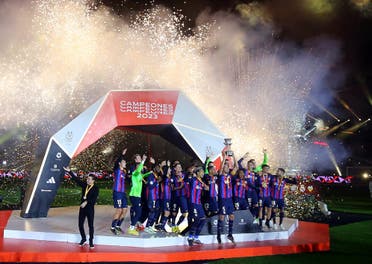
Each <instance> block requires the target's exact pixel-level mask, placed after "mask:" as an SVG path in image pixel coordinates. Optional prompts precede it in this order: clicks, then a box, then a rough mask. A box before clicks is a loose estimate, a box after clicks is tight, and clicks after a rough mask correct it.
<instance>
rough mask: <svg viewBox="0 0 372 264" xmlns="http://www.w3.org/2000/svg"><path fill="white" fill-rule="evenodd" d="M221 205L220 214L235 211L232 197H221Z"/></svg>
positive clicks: (228, 213) (229, 213)
mask: <svg viewBox="0 0 372 264" xmlns="http://www.w3.org/2000/svg"><path fill="white" fill-rule="evenodd" d="M219 205H220V207H219V209H220V210H219V214H220V215H231V214H233V213H234V204H233V200H232V198H225V199H221V200H220V203H219Z"/></svg>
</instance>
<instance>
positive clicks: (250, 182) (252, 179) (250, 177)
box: [245, 170, 258, 192]
mask: <svg viewBox="0 0 372 264" xmlns="http://www.w3.org/2000/svg"><path fill="white" fill-rule="evenodd" d="M245 180H246V182H247V191H248V192H251V191H255V188H254V187H255V186H256V185H257V184H256V183H257V180H258V176H257V175H256V174H255V173H254V172H253V171H248V170H246V171H245Z"/></svg>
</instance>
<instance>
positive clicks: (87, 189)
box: [84, 184, 94, 200]
mask: <svg viewBox="0 0 372 264" xmlns="http://www.w3.org/2000/svg"><path fill="white" fill-rule="evenodd" d="M93 186H94V184H92V185H89V187H88V186H87V188H86V189H85V194H84V200H85V199H87V195H88V192H89V191H90V189H92V188H93Z"/></svg>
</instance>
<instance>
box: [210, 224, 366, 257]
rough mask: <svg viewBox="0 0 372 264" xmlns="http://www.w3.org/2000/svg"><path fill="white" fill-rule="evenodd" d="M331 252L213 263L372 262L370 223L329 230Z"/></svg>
mask: <svg viewBox="0 0 372 264" xmlns="http://www.w3.org/2000/svg"><path fill="white" fill-rule="evenodd" d="M330 236H331V238H330V239H331V250H330V251H329V252H317V253H304V254H293V255H277V256H269V257H252V258H236V259H223V260H218V261H213V262H211V263H213V264H222V263H237V264H238V263H250V264H264V263H268V264H269V263H273V264H278V263H286V264H290V263H301V264H306V263H316V264H322V263H324V264H326V263H327V264H330V263H337V264H340V263H349V264H350V263H354V261H356V262H355V263H359V262H358V261H366V260H369V261H371V260H372V250H371V249H372V239H371V238H372V221H364V222H358V223H353V224H348V225H343V226H336V227H332V228H330Z"/></svg>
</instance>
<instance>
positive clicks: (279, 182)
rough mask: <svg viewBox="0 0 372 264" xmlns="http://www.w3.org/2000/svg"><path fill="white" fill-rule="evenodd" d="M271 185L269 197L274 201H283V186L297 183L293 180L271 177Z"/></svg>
mask: <svg viewBox="0 0 372 264" xmlns="http://www.w3.org/2000/svg"><path fill="white" fill-rule="evenodd" d="M272 182H273V185H272V188H271V195H272V197H273V198H274V199H276V200H277V199H284V194H285V193H284V191H285V186H286V184H287V183H290V184H296V183H297V181H296V180H295V179H288V178H281V179H280V178H279V177H278V176H273V179H272Z"/></svg>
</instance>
